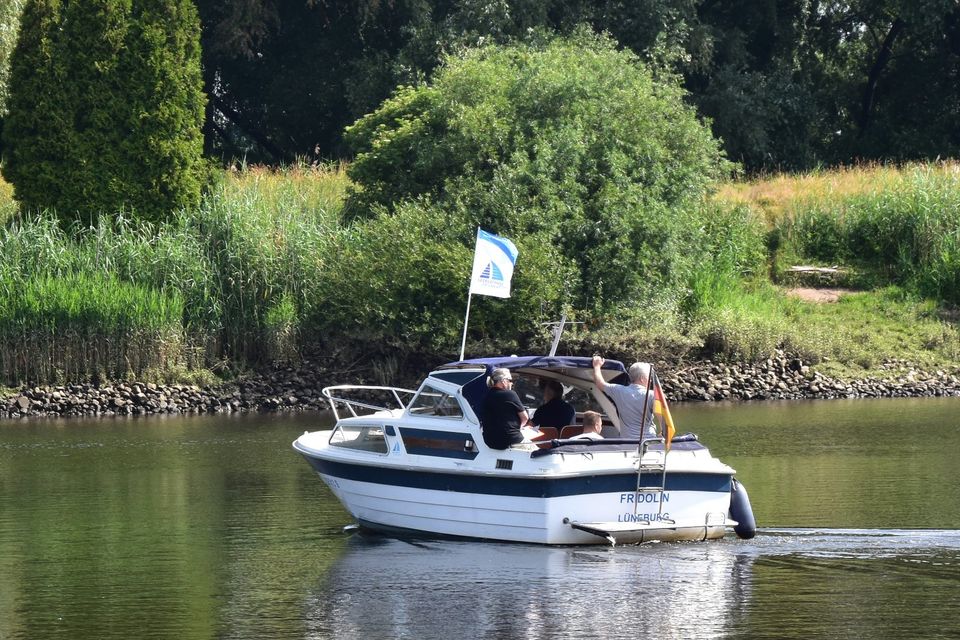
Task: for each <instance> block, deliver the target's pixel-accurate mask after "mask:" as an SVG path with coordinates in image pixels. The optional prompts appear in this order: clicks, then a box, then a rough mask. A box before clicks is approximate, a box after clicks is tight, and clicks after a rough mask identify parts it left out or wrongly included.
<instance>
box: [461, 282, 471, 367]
mask: <svg viewBox="0 0 960 640" xmlns="http://www.w3.org/2000/svg"><path fill="white" fill-rule="evenodd" d="M472 297H473V293H472V292H468V293H467V315H465V316H464V317H463V340H462V341H461V342H460V359H461V360H463V354H464V352H465V351H466V350H467V324H468V323H469V322H470V298H472Z"/></svg>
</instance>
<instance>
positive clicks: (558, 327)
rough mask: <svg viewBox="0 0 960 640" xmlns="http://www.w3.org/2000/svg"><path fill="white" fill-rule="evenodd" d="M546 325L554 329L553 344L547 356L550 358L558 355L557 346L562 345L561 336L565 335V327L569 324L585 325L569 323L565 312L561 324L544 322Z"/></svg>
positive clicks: (561, 317)
mask: <svg viewBox="0 0 960 640" xmlns="http://www.w3.org/2000/svg"><path fill="white" fill-rule="evenodd" d="M543 324H544V325H546V326H548V327H553V343H552V344H551V345H550V353H548V354H547V356H549V357H551V358H552V357H553V356H555V355H557V346H559V344H560V336H561V335H562V334H563V327H564V325H567V324H583V323H582V322H567V313H566V312H564V313H563V315H562V316H560V321H559V322H544V323H543Z"/></svg>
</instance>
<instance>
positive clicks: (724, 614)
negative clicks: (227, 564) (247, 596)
mask: <svg viewBox="0 0 960 640" xmlns="http://www.w3.org/2000/svg"><path fill="white" fill-rule="evenodd" d="M739 547H740V545H739V544H738V543H736V542H733V541H731V542H729V543H723V542H721V543H716V544H680V543H677V544H650V545H644V546H641V547H620V548H616V549H611V548H608V547H587V548H574V547H569V548H542V547H535V546H530V545H510V544H490V543H482V542H460V541H428V542H410V541H403V540H396V539H390V538H381V537H376V536H372V535H357V536H354V537H353V538H352V539H351V540H350V542H349V544H348V545H347V547H346V549H345V551H344V554H343V555H342V557H341V558H340V560H339V561H338V562H337V563H336V564H334V566H333V567H332V568H331V570H330V571H329V573H328V574H327V575H326V576H325V579H324V580H323V581H322V583H321V584H320V585H319V586H318V588H317V590H316V591H315V592H314V593H312V594H311V595H310V596H309V598H308V600H307V611H306V618H307V628H308V637H311V638H318V639H319V638H331V637H337V638H370V637H373V638H376V637H380V638H383V637H394V638H400V637H423V636H424V634H426V635H427V636H431V635H432V636H433V637H439V634H438V633H437V632H438V630H449V631H450V632H451V635H454V636H456V637H463V638H480V637H503V638H531V639H534V638H551V639H554V638H583V637H586V636H600V637H610V636H615V635H621V634H623V635H631V636H632V635H635V634H650V635H651V636H653V637H660V638H690V637H699V638H711V637H720V636H722V635H723V634H724V633H725V631H724V630H725V629H726V628H728V627H729V622H730V621H729V618H730V617H731V616H732V615H734V612H735V611H736V610H737V608H738V606H740V605H742V604H743V603H744V602H746V601H747V600H748V599H749V594H750V579H749V573H750V565H751V563H752V562H753V558H752V557H751V556H750V555H744V554H741V553H739V552H738V549H739Z"/></svg>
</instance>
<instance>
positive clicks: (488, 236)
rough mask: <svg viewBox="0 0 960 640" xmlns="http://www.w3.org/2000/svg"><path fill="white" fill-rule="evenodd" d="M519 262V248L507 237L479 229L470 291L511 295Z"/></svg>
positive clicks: (500, 295) (504, 296) (486, 294)
mask: <svg viewBox="0 0 960 640" xmlns="http://www.w3.org/2000/svg"><path fill="white" fill-rule="evenodd" d="M516 262H517V248H516V247H515V246H514V244H513V243H512V242H510V241H509V240H507V239H506V238H501V237H500V236H495V235H493V234H492V233H487V232H486V231H484V230H483V229H477V250H476V252H475V253H474V254H473V276H472V277H471V278H470V293H479V294H480V295H484V296H496V297H498V298H509V297H510V279H511V278H512V277H513V265H514V264H516Z"/></svg>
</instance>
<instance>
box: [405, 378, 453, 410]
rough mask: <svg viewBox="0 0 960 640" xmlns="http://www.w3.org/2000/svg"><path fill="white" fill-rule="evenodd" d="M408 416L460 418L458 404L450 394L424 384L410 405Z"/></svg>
mask: <svg viewBox="0 0 960 640" xmlns="http://www.w3.org/2000/svg"><path fill="white" fill-rule="evenodd" d="M410 414H411V415H415V416H438V417H444V418H462V417H463V410H462V409H461V408H460V403H459V402H457V399H456V398H455V397H453V396H452V395H451V394H449V393H447V392H446V391H443V390H441V389H437V388H436V387H434V386H432V385H430V384H425V385H423V388H422V389H421V390H420V393H418V394H417V397H416V398H414V399H413V402H411V403H410Z"/></svg>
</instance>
